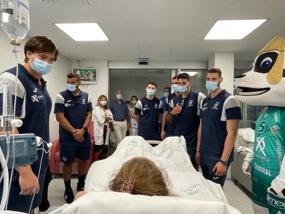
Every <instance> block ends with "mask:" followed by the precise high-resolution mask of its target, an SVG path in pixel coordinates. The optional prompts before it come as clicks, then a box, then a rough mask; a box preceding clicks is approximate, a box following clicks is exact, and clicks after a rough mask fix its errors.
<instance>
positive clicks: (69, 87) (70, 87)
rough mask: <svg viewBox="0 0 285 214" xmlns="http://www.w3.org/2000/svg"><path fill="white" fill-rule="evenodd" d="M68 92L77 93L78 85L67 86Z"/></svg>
mask: <svg viewBox="0 0 285 214" xmlns="http://www.w3.org/2000/svg"><path fill="white" fill-rule="evenodd" d="M66 85H67V90H68V91H75V90H76V89H77V85H71V84H66Z"/></svg>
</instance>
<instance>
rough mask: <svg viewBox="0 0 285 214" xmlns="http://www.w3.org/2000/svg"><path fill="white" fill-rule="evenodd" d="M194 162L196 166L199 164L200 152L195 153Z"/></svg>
mask: <svg viewBox="0 0 285 214" xmlns="http://www.w3.org/2000/svg"><path fill="white" fill-rule="evenodd" d="M195 161H196V163H197V164H200V152H196V155H195Z"/></svg>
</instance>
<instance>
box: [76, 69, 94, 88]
mask: <svg viewBox="0 0 285 214" xmlns="http://www.w3.org/2000/svg"><path fill="white" fill-rule="evenodd" d="M72 73H77V74H78V75H79V76H80V81H81V82H82V84H97V80H98V74H97V69H96V68H72Z"/></svg>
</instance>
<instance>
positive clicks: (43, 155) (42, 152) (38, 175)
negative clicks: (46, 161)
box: [28, 144, 45, 213]
mask: <svg viewBox="0 0 285 214" xmlns="http://www.w3.org/2000/svg"><path fill="white" fill-rule="evenodd" d="M44 148H45V146H44V144H42V150H43V151H42V157H41V161H40V167H39V171H38V175H37V179H38V182H37V185H36V187H35V189H34V195H33V198H32V201H31V204H30V209H29V212H28V213H31V210H32V206H33V202H34V199H35V195H36V189H37V187H38V185H39V177H40V172H41V169H42V163H43V157H44V151H45V149H44ZM40 188H41V187H40Z"/></svg>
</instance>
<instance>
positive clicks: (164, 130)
mask: <svg viewBox="0 0 285 214" xmlns="http://www.w3.org/2000/svg"><path fill="white" fill-rule="evenodd" d="M177 77H178V76H174V77H172V79H171V87H172V91H173V93H172V94H170V95H169V96H168V103H165V111H164V114H163V119H162V123H161V133H160V136H161V139H162V140H164V139H165V138H166V137H171V136H175V135H174V125H173V123H167V116H168V112H170V106H169V104H170V102H171V100H173V98H174V97H177V96H179V94H180V92H179V89H178V86H177V84H178V79H177Z"/></svg>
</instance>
